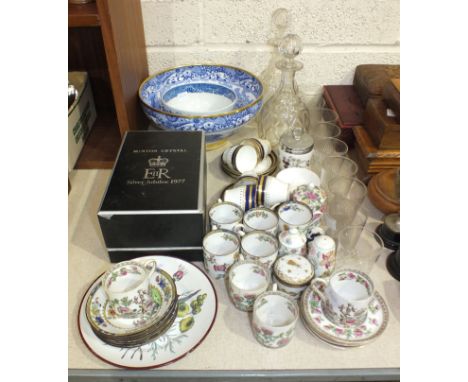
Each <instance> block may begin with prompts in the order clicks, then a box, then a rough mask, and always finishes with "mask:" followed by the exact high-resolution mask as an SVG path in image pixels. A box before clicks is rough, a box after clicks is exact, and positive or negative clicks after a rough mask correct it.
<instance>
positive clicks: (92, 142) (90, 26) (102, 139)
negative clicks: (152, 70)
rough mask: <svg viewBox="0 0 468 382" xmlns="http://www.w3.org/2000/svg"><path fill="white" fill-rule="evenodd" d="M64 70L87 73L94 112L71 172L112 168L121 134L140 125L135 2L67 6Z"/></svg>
mask: <svg viewBox="0 0 468 382" xmlns="http://www.w3.org/2000/svg"><path fill="white" fill-rule="evenodd" d="M68 70H69V71H87V72H88V74H89V78H90V82H91V89H92V92H93V96H94V102H95V105H96V111H97V120H96V122H95V124H94V126H93V128H92V130H91V133H90V135H89V137H88V139H87V140H86V142H85V146H84V147H83V150H82V151H81V154H80V157H79V158H78V161H77V163H76V165H75V168H112V166H113V164H114V160H115V157H116V155H117V151H118V148H119V146H120V142H121V139H122V137H123V135H124V133H125V132H126V131H128V130H137V129H139V128H141V127H142V126H144V124H145V117H144V115H143V112H142V110H141V108H140V105H139V101H138V87H139V85H140V83H141V82H142V81H143V80H144V79H145V78H146V77H147V76H148V63H147V58H146V45H145V36H144V31H143V18H142V14H141V5H140V1H139V0H119V1H115V0H96V2H95V3H88V4H83V5H74V4H69V5H68Z"/></svg>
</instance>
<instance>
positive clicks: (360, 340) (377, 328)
mask: <svg viewBox="0 0 468 382" xmlns="http://www.w3.org/2000/svg"><path fill="white" fill-rule="evenodd" d="M339 274H341V272H340V273H339ZM340 277H341V276H340ZM314 281H315V279H314ZM318 292H320V293H318ZM318 292H317V288H315V290H314V289H313V288H312V287H309V288H307V289H306V290H305V291H304V292H303V294H302V297H301V301H300V307H301V317H302V320H303V322H304V325H305V326H306V328H307V329H308V330H309V331H310V332H311V333H312V334H314V335H315V336H317V337H318V338H320V339H321V340H323V341H325V342H327V343H329V344H331V345H334V346H339V347H359V346H363V345H366V344H368V343H370V342H372V341H374V340H375V339H376V338H378V337H379V336H380V335H381V334H382V333H383V332H384V330H385V328H386V327H387V324H388V319H389V313H388V308H387V305H386V303H385V301H384V299H383V298H382V297H381V296H380V294H379V293H378V292H377V291H373V296H372V298H371V299H370V302H369V303H368V305H367V308H366V312H365V315H364V320H363V321H362V322H360V323H356V324H353V325H351V324H347V325H341V324H337V323H336V322H335V321H332V320H331V319H330V317H329V315H327V314H326V313H325V306H327V302H326V301H327V300H326V299H327V298H328V297H326V295H324V293H323V289H322V290H318ZM345 292H346V291H340V293H342V294H343V295H344V297H345V298H352V296H348V295H345ZM343 309H344V311H345V312H346V311H347V310H348V313H349V310H350V309H348V308H343Z"/></svg>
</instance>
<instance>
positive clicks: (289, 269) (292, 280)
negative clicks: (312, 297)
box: [274, 255, 314, 286]
mask: <svg viewBox="0 0 468 382" xmlns="http://www.w3.org/2000/svg"><path fill="white" fill-rule="evenodd" d="M274 273H275V276H276V277H277V278H278V279H280V281H283V282H285V283H287V284H290V285H298V286H299V285H304V284H307V283H308V282H309V281H310V280H311V279H312V277H314V269H313V268H312V264H311V263H310V261H309V260H307V258H305V257H304V256H301V255H286V256H282V257H280V258H278V260H276V262H275V266H274Z"/></svg>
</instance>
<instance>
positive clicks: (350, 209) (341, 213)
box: [325, 176, 367, 232]
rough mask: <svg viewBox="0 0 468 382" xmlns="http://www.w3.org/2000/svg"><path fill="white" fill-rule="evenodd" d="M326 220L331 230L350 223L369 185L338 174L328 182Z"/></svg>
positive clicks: (336, 230) (339, 228) (337, 229)
mask: <svg viewBox="0 0 468 382" xmlns="http://www.w3.org/2000/svg"><path fill="white" fill-rule="evenodd" d="M327 187H328V208H327V211H326V213H325V222H326V223H327V225H328V227H329V229H330V231H331V232H338V231H340V230H341V229H343V228H344V227H346V226H348V225H350V224H351V223H352V221H353V220H354V218H355V217H356V213H357V211H358V210H359V208H360V207H361V205H362V203H363V202H364V199H365V197H366V195H367V187H366V185H365V184H364V183H362V182H361V181H360V180H359V179H357V178H354V177H343V176H337V177H336V178H333V179H332V180H330V182H329V183H328V186H327Z"/></svg>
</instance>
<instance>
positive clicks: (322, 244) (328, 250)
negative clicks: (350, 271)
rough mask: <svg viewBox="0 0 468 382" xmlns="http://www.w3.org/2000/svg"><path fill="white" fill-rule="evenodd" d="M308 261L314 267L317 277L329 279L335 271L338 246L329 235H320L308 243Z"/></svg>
mask: <svg viewBox="0 0 468 382" xmlns="http://www.w3.org/2000/svg"><path fill="white" fill-rule="evenodd" d="M308 247H309V250H308V253H307V259H309V261H310V262H311V264H312V265H313V267H314V274H315V277H328V276H330V275H331V274H332V273H333V271H334V270H335V265H336V244H335V240H334V239H333V238H332V237H330V236H327V235H319V236H317V237H315V238H314V240H312V241H311V242H309V243H308Z"/></svg>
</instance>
